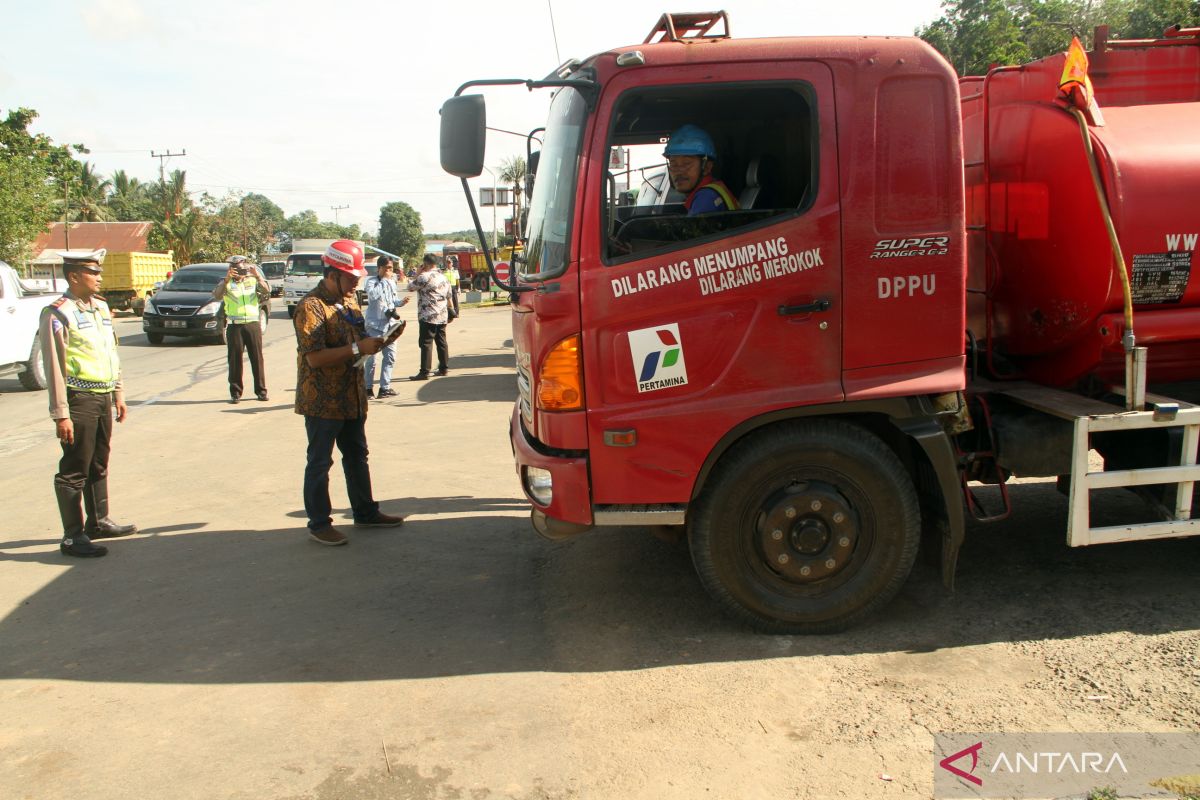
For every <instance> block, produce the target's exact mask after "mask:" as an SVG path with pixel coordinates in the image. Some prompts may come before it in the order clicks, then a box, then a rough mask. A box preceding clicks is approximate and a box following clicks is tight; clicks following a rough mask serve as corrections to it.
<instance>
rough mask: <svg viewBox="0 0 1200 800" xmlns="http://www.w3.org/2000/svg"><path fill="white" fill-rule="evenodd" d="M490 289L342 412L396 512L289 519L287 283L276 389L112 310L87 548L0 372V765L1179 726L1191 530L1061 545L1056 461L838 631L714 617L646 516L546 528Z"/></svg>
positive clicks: (364, 765) (1196, 604)
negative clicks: (367, 517) (320, 541)
mask: <svg viewBox="0 0 1200 800" xmlns="http://www.w3.org/2000/svg"><path fill="white" fill-rule="evenodd" d="M405 311H406V313H408V314H409V315H410V316H411V313H412V309H405ZM508 325H509V317H508V312H507V310H506V309H505V308H503V307H501V308H480V309H469V310H466V311H465V313H464V316H463V317H462V318H461V319H460V320H459V321H457V322H455V323H454V324H453V325H452V326H451V328H450V332H449V338H450V343H451V350H452V353H454V354H455V355H454V357H453V359H452V361H451V366H452V368H453V371H452V373H451V375H450V376H449V377H446V378H440V379H435V380H431V381H428V382H425V383H411V382H409V381H407V380H404V376H407V375H408V374H411V373H412V372H414V371H415V369H416V366H417V362H416V342H415V338H416V337H415V326H412V328H413V329H410V330H409V331H408V332H407V333H406V334H405V335H404V337H403V338H402V339H401V340H400V344H399V351H400V355H399V363H398V365H397V376H398V377H399V378H400V380H397V381H396V382H395V384H394V388H396V390H397V391H398V392H399V396H398V397H397V398H394V399H393V400H390V401H387V402H383V403H378V404H374V405H372V407H371V412H370V416H369V420H368V426H367V428H368V437H369V440H370V444H371V468H372V476H373V481H374V488H375V494H376V496H377V497H378V498H379V499H380V500H382V502H383V507H384V509H385V510H386V511H388V512H390V513H402V514H407V515H408V521H407V523H406V525H405V526H404V527H403V528H402V529H400V530H393V531H386V530H384V531H378V530H372V531H358V530H355V529H352V528H349V527H347V528H346V530H347V531H348V532H349V533H350V536H351V543H350V545H349V546H348V547H344V548H324V547H321V546H319V545H316V544H314V543H312V542H310V541H308V540H307V538H306V535H305V531H304V514H303V510H302V504H301V497H300V486H301V475H302V471H303V467H304V444H305V438H304V432H303V425H302V422H301V419H300V418H299V417H297V416H296V415H295V414H294V413H293V412H292V408H291V404H292V397H293V386H294V382H295V349H294V338H293V336H292V332H291V326H290V324H289V321H288V320H287V318H286V316H285V315H284V314H282V312H281V311H280V312H277V313H276V315H275V317H274V318H273V319H272V322H271V325H270V327H269V330H268V333H267V347H266V360H267V374H268V386H269V388H270V391H271V401H270V402H268V403H258V402H255V401H253V400H251V401H243V403H242V404H240V405H237V406H232V405H229V404H227V403H226V402H225V400H226V397H227V388H226V382H225V353H224V349H223V348H221V347H216V346H212V345H203V344H192V343H170V341H169V343H168V344H165V345H161V346H151V345H149V344H148V343H147V342H146V340H145V338H144V336H142V335H141V333H140V324H139V322H138V321H137V320H136V319H135V318H132V317H125V318H122V319H121V321H120V322H119V323H118V330H119V334H120V336H121V338H122V343H123V351H122V352H123V357H124V363H125V370H126V383H127V386H128V389H127V392H128V394H127V397H128V400H129V403H130V407H131V410H130V417H129V420H128V421H127V422H126V423H125V424H124V425H121V426H118V428H117V435H116V437H115V442H114V454H113V459H112V465H111V471H112V477H111V494H112V497H113V506H114V508H113V511H114V516H116V517H118V518H119V519H121V520H129V521H135V522H137V523H138V525H140V526H141V528H142V532H141V534H139V535H137V536H134V537H131V538H128V539H122V540H117V541H114V542H111V543H110V545H111V552H110V554H109V556H108V557H107V558H103V559H97V560H68V559H66V558H65V557H62V556H61V555H60V554H59V553H58V550H57V540H58V535H59V525H58V517H57V512H56V509H55V505H54V500H53V492H52V488H51V477H52V475H53V473H54V471H55V468H56V462H57V458H58V454H59V450H58V447H57V445H56V443H55V441H54V438H53V426H52V424H51V423H50V421H49V420H48V418H47V414H46V400H45V394H44V393H26V392H22V391H21V390H20V388H19V386H18V385H17V383H16V381H15V380H0V409H3V412H4V413H3V414H0V468H2V470H3V471H2V473H0V474H3V476H4V477H3V479H2V480H0V491H2V493H3V494H2V496H3V498H4V499H3V502H4V507H5V509H6V513H5V515H4V518H5V521H6V525H5V526H4V530H3V532H2V533H0V798H6V799H7V798H13V800H16V799H18V798H21V799H24V798H30V799H36V800H55V799H56V798H71V799H72V800H77V799H78V798H132V797H163V798H180V799H185V798H206V799H207V798H228V799H229V800H267V799H271V800H284V799H285V798H286V799H292V798H296V799H300V798H304V799H305V800H332V799H333V798H346V799H348V800H358V799H360V798H361V799H364V800H365V799H368V798H437V799H439V800H441V799H443V798H445V799H451V798H471V800H484V799H485V798H515V799H519V800H525V799H526V798H681V799H682V798H696V797H711V798H735V797H736V798H760V797H761V798H783V797H788V798H791V797H796V798H806V797H811V798H824V797H854V798H861V797H892V798H910V797H923V796H929V794H930V792H931V786H932V774H933V768H934V759H933V756H932V735H933V734H934V733H936V732H939V731H975V730H980V731H987V730H994V731H1020V730H1047V731H1049V730H1067V731H1087V730H1096V731H1150V730H1153V731H1194V730H1198V729H1200V596H1198V595H1200V593H1198V591H1197V588H1196V587H1197V581H1196V573H1197V565H1198V564H1200V542H1198V541H1188V540H1184V541H1168V542H1154V543H1145V544H1131V545H1115V546H1108V547H1102V548H1095V549H1090V550H1070V549H1068V548H1066V547H1065V546H1064V545H1063V544H1062V541H1063V535H1062V530H1063V526H1064V522H1065V515H1066V509H1065V504H1064V503H1063V502H1062V498H1061V497H1060V496H1059V495H1058V494H1057V492H1055V490H1054V487H1053V484H1052V483H1046V482H1031V483H1028V484H1025V485H1022V486H1019V487H1016V488H1015V490H1014V498H1015V500H1016V502H1017V513H1016V515H1015V516H1014V518H1013V519H1012V520H1010V521H1008V522H1006V523H1002V524H1000V525H996V526H988V527H985V526H973V527H972V530H971V531H970V533H969V539H968V542H967V545H966V547H965V548H964V551H963V555H962V559H961V561H960V568H959V588H958V590H957V591H956V592H955V593H953V594H951V593H947V592H946V591H944V590H943V589H942V588H941V585H940V582H939V580H938V577H937V575H936V573H935V571H934V570H933V569H932V568H930V567H929V566H927V565H921V566H919V567H918V569H917V571H916V572H915V573H914V575H913V577H912V579H911V580H910V581H909V583H908V584H907V586H906V587H905V589H904V591H903V592H902V593H901V595H900V596H899V597H898V598H897V600H896V601H895V602H893V603H892V604H891V606H890V607H889V608H887V609H886V610H885V611H884V613H882V614H880V615H879V616H877V617H876V618H874V619H872V620H870V621H869V622H867V623H866V624H864V625H863V626H861V627H859V628H857V629H855V630H853V631H850V632H848V633H846V634H842V635H840V636H817V637H809V638H792V637H781V636H762V635H758V634H755V633H753V632H750V631H747V630H745V629H743V628H741V627H739V626H738V625H736V624H734V623H732V622H729V621H728V620H726V619H725V618H724V617H723V616H722V615H721V614H720V612H719V611H718V609H717V608H716V606H715V605H714V604H713V603H712V602H711V601H710V600H709V599H708V597H707V596H706V595H705V594H704V592H703V590H702V589H701V588H700V586H699V584H698V582H697V581H696V578H695V576H694V574H693V572H692V568H691V563H690V559H689V556H688V554H687V550H686V547H683V546H677V545H670V544H667V543H664V542H661V541H659V540H657V539H654V538H652V537H650V536H648V535H647V533H646V531H644V530H637V529H617V530H610V531H603V532H596V533H592V534H589V535H587V536H585V537H582V538H579V539H576V540H573V541H570V542H565V543H559V544H552V543H549V542H545V541H542V540H541V539H539V538H537V537H536V536H535V535H534V534H533V533H532V532H531V530H530V528H529V525H528V522H527V507H526V506H525V504H524V502H523V500H522V497H521V493H520V489H519V486H518V484H517V480H516V477H515V475H514V472H513V469H512V466H511V455H510V450H509V445H508V442H507V435H506V425H507V420H508V416H509V412H510V409H511V404H512V401H513V399H514V394H515V382H514V376H513V370H512V361H513V356H512V350H511V343H510V342H509V341H508V339H509V328H508ZM247 441H249V442H252V443H253V444H251V445H249V446H247V445H246V444H245V442H247ZM332 478H333V480H332V488H333V500H334V506H335V508H336V509H339V510H338V511H335V516H337V515H339V514H341V513H343V511H344V510H345V509H346V507H347V505H348V504H347V501H346V498H345V491H344V483H343V481H342V480H341V475H340V471H339V470H338V469H337V467H336V466H335V468H334V473H333V476H332ZM1135 509H1136V506H1135V505H1134V504H1132V503H1131V502H1129V501H1128V500H1127V499H1122V498H1118V499H1116V500H1114V501H1112V502H1111V503H1108V504H1106V505H1105V507H1104V508H1103V509H1101V511H1103V513H1105V514H1107V515H1108V516H1109V517H1111V518H1113V519H1119V518H1121V517H1122V516H1123V515H1130V514H1133V513H1136V510H1135ZM338 522H339V524H340V522H341V520H340V519H339V520H338ZM349 522H350V520H349V519H348V518H346V520H345V524H346V525H347V526H348V525H349Z"/></svg>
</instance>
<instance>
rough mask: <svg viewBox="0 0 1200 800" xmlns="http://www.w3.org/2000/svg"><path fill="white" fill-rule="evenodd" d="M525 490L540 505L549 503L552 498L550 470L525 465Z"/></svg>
mask: <svg viewBox="0 0 1200 800" xmlns="http://www.w3.org/2000/svg"><path fill="white" fill-rule="evenodd" d="M525 491H527V492H529V496H530V497H532V498H533V499H534V501H535V502H536V503H537V504H538V505H541V506H548V505H550V501H551V500H553V499H554V478H553V477H552V476H551V475H550V470H546V469H541V468H540V467H525Z"/></svg>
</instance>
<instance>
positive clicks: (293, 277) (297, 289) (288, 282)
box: [283, 253, 325, 317]
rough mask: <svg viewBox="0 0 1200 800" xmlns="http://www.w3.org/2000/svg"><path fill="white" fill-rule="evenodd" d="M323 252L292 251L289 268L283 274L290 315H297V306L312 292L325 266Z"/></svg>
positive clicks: (285, 301) (285, 302)
mask: <svg viewBox="0 0 1200 800" xmlns="http://www.w3.org/2000/svg"><path fill="white" fill-rule="evenodd" d="M322 255H323V254H322V253H290V254H288V257H287V269H286V271H285V273H284V276H283V302H284V304H285V305H287V312H288V316H289V317H294V316H296V306H297V304H299V302H300V301H301V300H303V299H304V295H306V294H308V293H309V292H311V291H312V290H313V289H314V288H315V287H316V285H317V284H318V283H320V282H321V276H322V275H324V274H325V267H324V265H323V264H322V263H321V256H322Z"/></svg>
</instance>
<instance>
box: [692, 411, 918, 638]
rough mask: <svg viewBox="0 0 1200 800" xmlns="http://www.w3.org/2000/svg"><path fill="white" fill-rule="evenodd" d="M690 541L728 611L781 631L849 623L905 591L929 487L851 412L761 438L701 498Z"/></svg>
mask: <svg viewBox="0 0 1200 800" xmlns="http://www.w3.org/2000/svg"><path fill="white" fill-rule="evenodd" d="M694 508H695V513H694V515H692V519H691V520H690V522H689V531H688V536H689V545H690V547H691V551H692V560H693V562H694V563H695V565H696V571H697V572H698V573H699V576H700V581H701V583H703V584H704V587H705V588H706V589H707V590H708V592H709V594H711V595H712V596H713V598H714V599H716V601H717V602H718V603H720V604H721V605H722V606H723V607H724V608H725V610H726V611H728V612H729V613H730V614H732V615H733V616H734V617H736V618H737V619H739V620H741V621H743V622H745V623H748V624H749V625H751V626H752V627H755V628H758V629H759V630H762V631H765V632H769V633H829V632H833V631H838V630H842V629H844V628H847V627H849V626H851V625H853V624H855V623H856V622H858V621H859V620H861V619H862V618H863V617H866V616H867V615H869V614H871V613H872V612H874V611H876V610H877V609H879V608H880V607H881V606H883V605H884V604H886V603H887V602H888V601H889V600H891V599H892V597H894V596H895V595H896V593H897V592H898V591H900V587H901V586H902V585H903V584H904V581H905V579H906V578H907V577H908V574H909V572H910V571H911V570H912V565H913V561H914V560H915V558H916V555H917V545H918V543H919V541H920V531H921V519H920V506H919V504H918V501H917V493H916V490H915V489H914V488H913V485H912V481H911V479H910V478H909V475H908V472H907V471H906V470H905V468H904V465H903V464H902V463H901V461H900V459H899V458H898V457H897V456H896V454H895V453H894V452H892V450H891V449H890V448H889V447H888V446H887V445H886V444H884V442H883V441H882V440H880V439H879V438H878V437H876V436H874V435H873V434H871V433H870V432H868V431H866V430H864V429H862V428H860V427H858V426H855V425H852V424H850V423H847V422H842V421H839V420H812V421H797V422H788V423H784V424H781V425H777V426H772V427H771V428H769V429H766V430H762V431H759V432H757V433H754V434H751V435H750V436H749V437H748V438H746V439H745V440H743V441H741V442H739V443H738V444H736V445H734V447H732V448H731V449H730V450H729V452H728V453H726V454H725V455H724V456H723V457H722V458H721V461H720V462H719V463H718V464H717V466H716V468H715V469H714V470H713V472H712V475H711V476H710V478H709V481H708V483H707V485H706V486H705V488H704V490H703V491H702V492H701V494H700V496H699V497H698V498H697V500H696V504H695V507H694Z"/></svg>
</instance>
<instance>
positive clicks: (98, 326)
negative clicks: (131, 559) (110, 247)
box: [41, 249, 137, 558]
mask: <svg viewBox="0 0 1200 800" xmlns="http://www.w3.org/2000/svg"><path fill="white" fill-rule="evenodd" d="M59 254H60V255H61V256H62V259H63V274H64V275H65V276H66V279H67V292H66V294H64V295H63V296H62V297H60V298H59V299H58V300H56V301H54V302H53V303H51V304H50V306H48V307H47V308H46V309H45V310H44V311H43V312H42V319H41V343H42V360H43V363H44V364H45V367H46V383H47V389H48V391H49V395H50V417H51V419H53V420H54V425H55V429H56V431H57V435H58V440H59V442H60V443H61V444H62V451H63V455H62V460H60V461H59V462H58V474H57V475H55V476H54V493H55V495H57V497H58V513H59V514H60V515H61V517H62V524H63V538H62V542H61V543H60V544H59V546H58V548H59V550H61V551H62V552H63V554H64V555H68V556H78V557H81V558H96V557H99V556H102V555H104V554H105V553H107V552H108V548H107V547H105V546H103V545H98V544H93V542H92V540H93V539H111V538H113V537H116V536H127V535H129V534H131V533H135V532H136V531H137V526H136V525H120V524H118V523H116V522H113V521H112V520H111V519H109V516H108V453H109V440H110V439H111V438H112V423H113V416H114V414H115V416H116V419H117V422H124V421H125V416H126V414H127V413H128V409H127V408H126V406H125V397H124V394H123V393H122V391H121V360H120V357H119V356H118V354H117V337H116V334H115V332H114V331H113V326H112V315H111V314H110V313H109V310H108V305H106V304H105V302H104V301H103V300H102V299H101V298H100V297H99V296H98V292H99V291H100V275H101V272H102V267H101V265H102V264H103V263H104V256H105V251H104V250H103V249H100V250H64V251H61V252H60V253H59ZM81 497H82V500H83V509H81V508H80V499H81ZM84 510H86V511H87V520H86V522H85V520H84Z"/></svg>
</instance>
